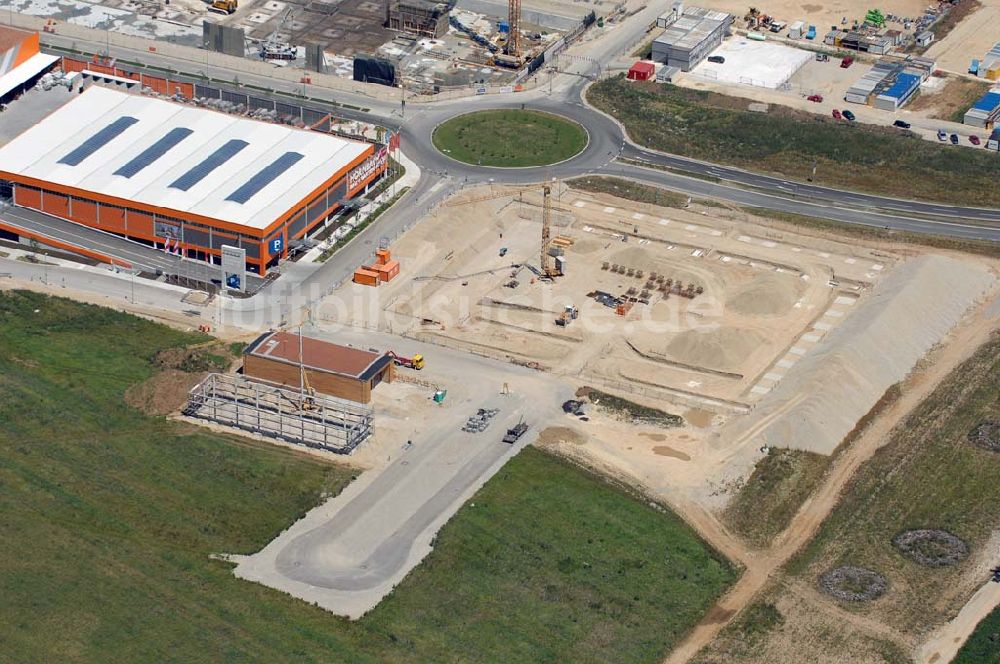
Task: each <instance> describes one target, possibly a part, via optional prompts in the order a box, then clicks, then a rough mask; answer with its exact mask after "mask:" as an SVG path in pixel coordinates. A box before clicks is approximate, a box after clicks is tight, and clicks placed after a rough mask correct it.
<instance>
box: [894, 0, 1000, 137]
mask: <svg viewBox="0 0 1000 664" xmlns="http://www.w3.org/2000/svg"><path fill="white" fill-rule="evenodd" d="M998 20H1000V17H998ZM989 89H990V83H989V82H988V81H986V82H984V81H980V80H973V79H970V78H967V77H964V76H950V77H948V78H945V79H942V84H941V85H939V86H937V89H936V90H933V91H929V90H927V89H926V86H925V87H924V88H922V89H921V91H920V95H918V96H917V98H916V99H914V100H913V101H912V102H911V103H910V104H908V105H907V110H909V111H911V112H919V113H921V114H923V115H926V116H927V117H930V118H938V119H941V120H957V119H958V118H957V117H955V116H956V114H957V113H959V112H961V113H963V114H964V113H965V111H966V110H967V109H968V108H969V107H970V106H971V105H972V104H973V103H975V101H976V100H977V99H979V98H980V97H981V96H983V94H985V93H986V91H987V90H989Z"/></svg>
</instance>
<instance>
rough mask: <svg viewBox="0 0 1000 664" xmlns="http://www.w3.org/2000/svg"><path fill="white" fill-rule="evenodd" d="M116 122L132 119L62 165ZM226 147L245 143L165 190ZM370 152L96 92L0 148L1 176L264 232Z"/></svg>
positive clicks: (313, 135)
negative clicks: (242, 198)
mask: <svg viewBox="0 0 1000 664" xmlns="http://www.w3.org/2000/svg"><path fill="white" fill-rule="evenodd" d="M119 118H134V120H135V122H134V123H133V124H131V126H128V127H127V128H125V129H124V131H122V132H121V133H120V134H118V135H117V136H115V137H114V138H112V139H111V140H110V141H107V142H106V143H104V144H103V145H102V146H101V147H98V148H97V149H96V150H95V151H94V152H93V153H92V154H90V156H88V157H86V158H84V159H83V160H82V161H80V162H79V163H78V164H77V165H70V164H66V163H60V160H64V159H65V158H66V157H67V156H68V155H69V154H70V153H71V152H73V151H74V150H76V149H77V148H79V147H80V145H81V144H82V143H84V142H85V141H87V139H89V138H90V137H92V136H94V135H95V134H96V133H98V132H99V131H101V129H102V128H104V127H107V126H108V125H110V124H111V123H113V122H115V121H116V120H118V119H119ZM174 129H187V130H190V132H191V133H190V134H189V135H188V136H187V137H186V138H183V139H182V140H180V141H179V142H177V143H176V144H174V145H173V147H171V148H170V149H169V150H167V151H166V152H165V153H163V154H162V155H161V156H159V157H158V158H156V159H152V160H150V161H149V162H148V165H147V166H146V167H145V168H143V169H142V170H140V171H138V172H137V173H136V174H134V175H133V176H132V177H125V176H124V175H115V171H117V170H118V169H119V168H121V167H123V166H125V165H126V164H128V163H129V162H130V161H132V159H133V158H135V157H137V156H138V155H140V154H142V153H143V152H144V151H145V150H146V149H147V148H150V147H151V146H153V145H154V144H156V143H157V142H158V141H160V140H161V139H163V138H164V137H165V136H166V135H167V134H168V133H170V132H171V130H174ZM230 141H244V142H246V146H245V147H244V148H243V149H242V150H240V151H239V152H237V153H236V154H235V155H233V156H232V157H231V158H229V159H228V160H227V161H225V162H224V163H223V164H222V165H221V166H219V167H218V168H217V169H216V170H214V171H212V172H211V173H210V174H209V175H207V176H206V177H205V178H204V179H203V180H201V181H200V182H198V183H197V184H194V185H193V186H191V187H190V188H189V189H188V190H186V191H183V190H181V189H178V188H176V187H172V186H171V184H173V183H174V182H175V181H176V180H177V179H178V178H180V177H181V176H182V175H184V174H185V173H187V172H188V171H190V170H191V169H193V168H195V167H197V166H198V165H199V164H201V163H202V162H203V161H204V160H205V159H206V158H207V157H209V156H210V155H212V154H213V153H215V152H216V150H218V149H220V148H222V147H223V146H224V145H226V144H227V143H228V142H230ZM368 147H369V146H368V145H367V144H366V143H361V142H355V141H349V140H345V139H342V138H338V137H335V136H330V135H328V134H320V133H317V132H311V131H307V130H302V129H294V128H291V127H285V126H280V125H274V124H269V123H266V122H258V121H256V120H248V119H246V118H241V117H237V116H232V115H226V114H224V113H218V112H215V111H208V110H204V109H200V108H195V107H191V106H184V105H181V104H176V103H173V102H168V101H162V100H160V99H155V98H151V97H142V96H137V95H132V94H127V93H124V92H118V91H115V90H110V89H107V88H102V87H98V86H94V87H91V88H90V89H88V90H87V91H86V92H84V93H83V94H81V95H79V96H78V97H76V98H75V99H73V100H72V101H70V102H69V103H67V104H66V105H65V106H63V107H61V108H60V109H58V110H57V111H55V112H54V113H52V114H51V115H49V116H48V117H47V118H45V119H44V120H42V121H41V122H39V123H38V124H37V125H35V126H34V127H32V128H31V129H29V130H28V131H26V132H24V133H23V134H21V135H20V136H18V137H17V138H16V139H14V140H13V141H11V142H10V143H8V144H7V145H6V146H4V147H3V148H0V170H3V171H7V172H9V173H16V174H20V175H23V176H26V177H32V178H37V179H39V180H46V181H49V182H53V183H55V184H60V185H63V186H67V187H74V188H77V189H83V190H86V191H91V192H95V193H99V194H104V195H106V196H113V197H116V198H122V199H127V200H133V201H137V202H140V203H146V204H148V205H155V206H158V207H163V208H169V209H172V210H179V211H184V212H190V213H192V214H199V215H203V216H206V217H210V218H213V219H219V220H222V221H227V222H230V223H233V224H238V225H241V226H247V227H250V228H255V229H262V228H265V227H267V226H268V225H269V224H271V223H272V222H273V221H274V220H275V219H276V218H277V217H279V216H280V215H281V214H283V213H285V212H287V211H288V210H289V209H290V208H292V206H294V205H296V204H297V203H299V202H301V201H302V199H304V198H305V197H306V196H308V195H309V194H310V193H312V191H313V190H315V189H316V188H318V187H320V186H321V185H322V184H323V182H325V181H326V180H327V179H329V178H331V177H332V176H333V175H334V174H336V173H337V172H338V171H340V170H342V169H343V168H344V167H346V166H347V165H348V164H349V163H350V162H351V161H353V160H354V159H356V158H357V157H359V156H360V155H362V154H364V152H365V151H366V150H367V149H368ZM290 152H291V153H297V154H300V155H302V157H301V158H300V159H299V160H298V161H297V162H296V163H294V164H293V165H291V166H289V167H288V168H286V169H284V170H283V172H281V173H280V174H277V175H276V176H275V177H274V178H273V179H271V180H270V181H268V182H267V183H266V184H265V185H264V186H263V187H262V188H261V189H260V190H259V191H258V192H257V193H256V194H255V195H253V196H251V197H250V198H249V199H248V200H247V201H246V202H245V203H242V204H241V203H238V202H234V201H229V200H226V198H227V197H228V196H230V195H232V194H233V193H234V192H235V191H236V190H237V189H239V188H240V187H241V186H242V185H244V184H245V183H246V182H247V181H248V180H250V179H251V178H253V177H254V175H256V174H257V173H258V172H259V171H261V169H264V168H265V167H266V166H268V165H269V164H271V163H272V162H274V161H275V160H277V159H279V158H281V157H282V156H283V155H285V154H287V153H290Z"/></svg>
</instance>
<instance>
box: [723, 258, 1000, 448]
mask: <svg viewBox="0 0 1000 664" xmlns="http://www.w3.org/2000/svg"><path fill="white" fill-rule="evenodd" d="M993 283H994V277H993V275H992V274H990V272H989V270H986V269H984V268H982V267H980V266H978V265H975V264H972V263H965V262H961V261H958V260H955V259H953V258H947V257H944V256H920V257H917V258H911V259H910V260H908V261H906V262H905V263H904V264H902V265H900V266H899V267H897V268H895V269H894V270H891V271H890V272H889V273H888V274H886V275H885V276H884V277H882V278H881V281H879V282H878V283H876V285H875V287H874V289H873V291H872V292H871V293H870V294H868V295H867V296H865V297H863V298H862V299H861V301H860V302H858V304H856V305H855V306H853V307H851V309H853V311H851V312H850V313H849V314H848V315H847V316H846V317H845V319H844V321H843V323H841V324H840V325H838V326H837V327H835V328H834V329H833V330H831V331H830V333H829V334H828V335H827V336H826V338H825V339H823V342H822V343H821V344H817V345H816V346H815V347H814V348H812V349H810V350H809V352H808V354H807V355H805V356H804V357H803V358H802V359H801V360H799V361H798V362H796V363H795V366H793V367H791V368H790V369H789V370H788V373H786V374H785V377H784V379H782V381H781V382H780V383H778V386H777V387H776V388H775V389H773V390H771V391H770V392H769V393H768V394H767V395H765V396H764V398H763V399H761V400H760V401H759V402H758V403H757V407H756V408H754V410H753V412H752V413H751V414H750V416H749V417H746V418H744V419H743V420H741V421H739V422H738V423H736V424H735V425H734V429H733V430H732V432H731V435H732V436H733V438H738V437H739V436H740V434H741V433H742V432H744V431H747V432H749V431H754V430H756V431H757V432H759V433H757V434H756V435H755V436H754V437H753V438H752V439H751V440H753V443H752V444H753V446H754V447H761V446H763V445H768V446H770V447H791V448H793V449H799V450H806V451H809V452H817V453H819V454H832V453H833V451H834V450H835V449H836V448H837V446H838V445H839V444H840V442H841V441H842V440H844V437H845V436H846V435H847V434H848V433H849V432H850V431H851V430H852V429H853V428H854V426H855V424H856V423H857V422H858V420H860V419H861V418H862V417H863V416H864V415H865V413H867V412H868V411H869V410H871V408H872V406H874V405H875V404H876V403H877V402H878V400H879V399H880V398H881V397H882V395H883V394H884V393H885V391H886V389H888V388H889V386H890V385H892V384H894V383H897V382H899V381H900V380H901V379H902V378H903V377H905V376H906V374H908V373H909V372H910V370H911V369H913V367H914V366H915V365H916V363H917V362H918V361H919V360H920V358H922V357H923V356H924V355H925V354H926V353H927V351H929V350H930V349H931V348H932V347H933V346H934V344H936V343H938V342H939V341H940V340H941V339H942V338H943V337H944V336H945V335H946V334H948V332H949V330H951V329H952V328H953V327H954V326H955V324H956V323H957V322H958V321H959V320H960V319H961V318H962V315H963V314H964V313H965V311H966V310H967V309H968V308H969V306H970V305H971V304H972V303H973V302H975V301H976V299H977V298H979V297H980V296H981V295H982V293H983V292H984V291H985V290H986V289H987V288H989V287H991V286H992V284H993ZM789 402H792V403H794V404H795V405H794V406H793V407H791V408H788V403H789ZM776 412H779V413H780V415H779V416H778V417H774V414H775V413H776Z"/></svg>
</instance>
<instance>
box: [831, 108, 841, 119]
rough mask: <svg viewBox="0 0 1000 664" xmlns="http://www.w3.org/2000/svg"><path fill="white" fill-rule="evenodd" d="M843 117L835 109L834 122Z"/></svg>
mask: <svg viewBox="0 0 1000 664" xmlns="http://www.w3.org/2000/svg"><path fill="white" fill-rule="evenodd" d="M841 117H842V116H841V114H840V111H838V110H837V109H833V119H834V120H839V119H840V118H841Z"/></svg>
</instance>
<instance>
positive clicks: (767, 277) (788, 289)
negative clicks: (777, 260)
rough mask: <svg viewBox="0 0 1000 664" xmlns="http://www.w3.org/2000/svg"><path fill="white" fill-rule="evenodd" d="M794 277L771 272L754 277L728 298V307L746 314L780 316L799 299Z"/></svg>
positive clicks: (797, 285) (797, 286)
mask: <svg viewBox="0 0 1000 664" xmlns="http://www.w3.org/2000/svg"><path fill="white" fill-rule="evenodd" d="M796 282H797V280H796V279H795V278H794V277H789V276H788V275H782V274H778V273H776V272H770V273H766V274H762V275H760V276H758V277H755V278H753V279H752V280H750V281H749V282H748V283H746V284H744V285H743V286H741V287H740V288H738V289H736V291H735V292H733V293H732V295H730V296H729V299H727V300H726V309H729V310H732V311H735V312H736V313H738V314H742V315H744V316H780V315H782V314H786V313H788V312H789V311H790V310H791V308H792V305H794V304H795V303H796V302H797V301H798V299H799V292H800V291H799V284H798V283H796Z"/></svg>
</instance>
